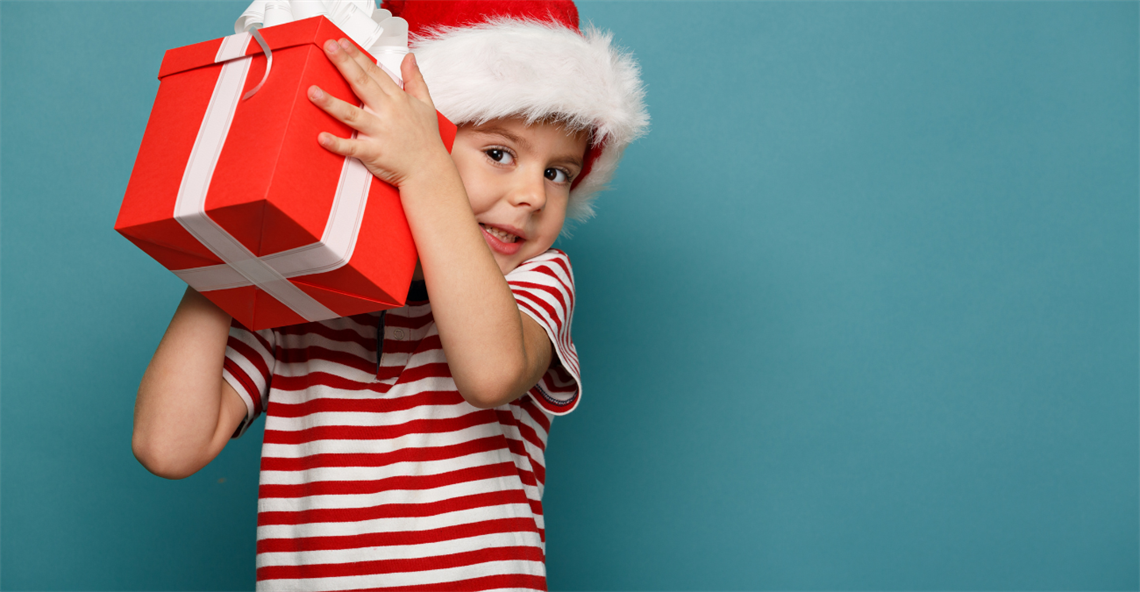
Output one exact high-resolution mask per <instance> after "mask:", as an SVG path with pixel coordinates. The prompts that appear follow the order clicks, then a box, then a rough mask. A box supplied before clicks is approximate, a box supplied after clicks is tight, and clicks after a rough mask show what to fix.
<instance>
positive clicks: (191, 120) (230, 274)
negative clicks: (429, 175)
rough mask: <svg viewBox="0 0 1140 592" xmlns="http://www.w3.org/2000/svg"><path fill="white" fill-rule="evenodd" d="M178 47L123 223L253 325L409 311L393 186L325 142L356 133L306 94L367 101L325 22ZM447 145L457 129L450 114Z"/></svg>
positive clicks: (408, 243)
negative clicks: (335, 52)
mask: <svg viewBox="0 0 1140 592" xmlns="http://www.w3.org/2000/svg"><path fill="white" fill-rule="evenodd" d="M260 32H261V34H262V36H263V37H264V41H265V43H266V45H267V46H268V47H269V48H270V50H271V59H270V60H268V61H271V66H270V72H269V75H268V77H265V80H264V84H263V85H262V86H261V88H260V89H258V90H257V91H256V92H255V93H254V94H253V95H252V96H250V97H249V98H247V99H243V98H242V96H243V95H245V94H247V93H248V92H249V91H250V90H252V89H254V88H255V87H257V86H258V84H259V82H261V81H262V78H263V75H264V73H265V69H266V63H267V60H266V57H265V54H264V51H263V49H262V47H261V45H260V43H258V42H256V40H254V39H252V38H251V36H250V34H249V33H240V34H237V35H231V36H229V37H225V38H222V39H215V40H213V41H206V42H204V43H198V44H195V45H189V46H186V47H180V48H177V49H171V50H169V51H167V52H166V56H165V57H164V58H163V61H162V67H161V68H160V70H159V75H158V78H159V80H160V81H161V83H160V85H159V88H158V96H157V97H156V99H155V103H154V107H153V109H152V110H151V114H150V120H149V121H148V122H147V127H146V132H145V133H144V134H143V140H142V146H141V147H140V148H139V155H138V158H137V159H136V160H135V167H134V170H133V171H132V173H131V179H130V182H129V183H128V185H127V193H126V196H125V197H124V199H123V205H122V208H121V209H120V210H119V218H118V220H117V221H116V222H115V230H117V231H118V232H119V233H121V234H122V235H123V236H125V237H126V238H127V239H129V240H130V241H131V242H133V243H134V244H135V245H137V246H138V247H139V248H141V249H142V250H143V251H145V252H146V253H147V254H148V255H150V256H151V257H154V258H155V259H156V260H157V261H158V262H159V263H161V264H162V265H163V266H165V267H166V268H167V269H170V270H171V271H173V272H174V273H175V274H177V275H178V276H179V277H181V278H182V279H183V280H185V281H186V282H187V283H188V284H190V285H191V286H192V287H194V288H195V289H197V290H198V291H199V292H202V294H203V295H205V296H206V297H207V298H209V299H210V300H211V301H213V302H214V303H215V304H217V305H218V306H219V307H221V308H222V310H225V311H226V312H227V313H229V314H230V315H231V316H233V317H234V318H235V319H237V320H238V321H239V322H240V323H242V324H243V325H245V326H246V327H249V328H251V329H254V330H257V329H266V328H271V327H280V326H283V325H292V324H296V323H303V322H308V321H317V320H323V319H327V318H336V317H341V316H348V315H353V314H359V313H365V312H372V311H376V310H382V309H386V308H394V307H398V306H402V305H403V304H404V299H405V298H406V295H407V291H408V287H409V285H410V283H411V278H412V273H413V271H414V269H415V265H416V260H417V256H416V249H415V243H414V242H413V241H412V234H411V230H410V229H409V228H408V222H407V219H406V218H405V217H404V211H403V208H402V206H401V205H400V195H399V192H398V191H397V189H396V188H395V187H392V186H391V185H388V184H387V183H384V182H382V181H380V180H378V179H376V178H375V177H374V176H373V175H372V174H371V173H369V172H368V170H367V169H366V168H364V165H363V164H361V163H360V161H358V160H356V159H354V158H344V157H341V156H337V155H335V154H333V153H331V152H329V151H327V150H325V149H324V148H321V147H320V145H318V144H317V134H318V133H320V132H322V131H327V132H331V133H333V134H336V135H338V136H341V137H348V136H350V135H351V134H352V133H353V130H352V129H351V128H349V127H348V126H346V125H344V124H342V123H340V122H339V121H337V120H336V119H333V118H332V117H331V116H329V115H328V114H326V113H325V112H324V111H321V110H320V109H319V108H317V107H316V106H315V105H313V104H312V103H311V102H310V101H309V99H308V98H307V94H306V93H307V90H308V88H309V87H310V86H311V85H314V84H315V85H317V86H319V87H320V88H321V89H323V90H324V91H325V92H327V93H329V94H331V95H333V96H335V97H338V98H340V99H342V100H345V101H347V102H350V103H354V104H359V100H358V99H357V98H356V96H355V95H354V94H353V92H352V90H351V88H350V87H349V85H348V83H347V82H345V80H344V78H343V77H342V76H341V75H340V73H339V72H338V71H337V69H336V67H335V66H333V64H332V63H331V62H330V61H329V60H328V58H327V57H325V54H324V51H323V50H322V49H321V44H322V43H323V42H325V41H326V40H328V39H341V38H344V37H346V36H345V34H344V33H342V32H341V31H340V29H338V28H337V27H336V26H335V25H333V24H332V23H331V22H329V21H328V20H327V19H325V18H324V17H316V18H311V19H306V20H302V21H296V22H292V23H288V24H284V25H279V26H276V27H270V28H266V29H261V31H260ZM439 123H440V135H441V136H442V137H443V141H444V144H445V145H446V146H447V149H448V150H450V149H451V144H452V142H453V141H454V139H455V126H454V125H452V124H451V122H449V121H447V119H445V118H444V117H443V116H442V115H440V116H439Z"/></svg>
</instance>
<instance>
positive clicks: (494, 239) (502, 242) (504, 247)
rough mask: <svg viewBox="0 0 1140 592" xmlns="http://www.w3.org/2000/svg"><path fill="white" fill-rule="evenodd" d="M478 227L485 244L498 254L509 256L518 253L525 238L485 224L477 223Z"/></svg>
mask: <svg viewBox="0 0 1140 592" xmlns="http://www.w3.org/2000/svg"><path fill="white" fill-rule="evenodd" d="M479 228H480V229H481V230H482V231H483V240H485V241H487V246H488V247H491V250H492V251H494V252H495V253H498V254H500V255H507V256H510V255H514V254H515V253H518V252H519V249H521V248H522V246H523V242H524V241H525V240H526V239H524V238H523V237H521V236H518V235H517V234H511V233H510V232H507V231H505V230H502V229H500V228H495V227H493V226H487V225H486V224H479Z"/></svg>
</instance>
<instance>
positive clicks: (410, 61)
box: [400, 53, 435, 107]
mask: <svg viewBox="0 0 1140 592" xmlns="http://www.w3.org/2000/svg"><path fill="white" fill-rule="evenodd" d="M400 77H401V78H403V79H404V92H406V93H408V94H409V95H412V96H413V97H415V98H417V99H419V100H421V101H423V102H425V103H427V104H429V105H432V106H433V107H434V106H435V105H434V104H433V103H432V102H431V95H430V94H429V93H428V87H427V83H426V82H424V75H423V74H422V73H421V72H420V66H419V64H416V54H414V53H409V54H408V55H406V56H404V61H403V62H400Z"/></svg>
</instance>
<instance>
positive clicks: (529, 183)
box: [510, 175, 546, 212]
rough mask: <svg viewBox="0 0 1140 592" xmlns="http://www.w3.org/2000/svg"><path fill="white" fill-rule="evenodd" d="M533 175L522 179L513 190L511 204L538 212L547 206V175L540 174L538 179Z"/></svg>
mask: <svg viewBox="0 0 1140 592" xmlns="http://www.w3.org/2000/svg"><path fill="white" fill-rule="evenodd" d="M533 177H534V176H533V175H529V176H527V177H526V178H523V179H520V181H519V183H518V185H516V186H515V187H514V189H513V191H512V192H511V195H510V201H511V205H514V206H518V207H527V208H530V209H531V210H533V211H536V212H537V211H539V210H541V209H542V208H543V207H544V206H546V177H545V176H538V179H537V180H535V179H534V178H533Z"/></svg>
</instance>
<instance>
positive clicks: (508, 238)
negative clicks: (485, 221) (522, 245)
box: [483, 226, 518, 243]
mask: <svg viewBox="0 0 1140 592" xmlns="http://www.w3.org/2000/svg"><path fill="white" fill-rule="evenodd" d="M483 228H485V229H487V232H490V233H491V234H493V235H495V237H496V238H498V239H499V240H501V241H503V242H505V243H513V242H515V239H516V238H518V237H516V236H515V235H513V234H509V233H507V232H504V231H502V230H499V229H498V228H492V227H490V226H484V227H483Z"/></svg>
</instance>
